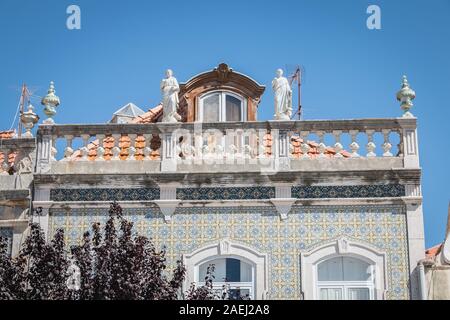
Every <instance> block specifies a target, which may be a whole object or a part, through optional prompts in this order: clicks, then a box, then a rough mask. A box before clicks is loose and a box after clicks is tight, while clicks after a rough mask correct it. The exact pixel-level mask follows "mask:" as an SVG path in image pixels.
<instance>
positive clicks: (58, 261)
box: [0, 202, 240, 300]
mask: <svg viewBox="0 0 450 320" xmlns="http://www.w3.org/2000/svg"><path fill="white" fill-rule="evenodd" d="M166 269H167V259H166V249H165V248H163V249H162V250H158V249H157V248H156V247H155V245H154V243H153V242H152V240H151V239H148V238H146V237H143V236H140V235H137V234H134V233H133V223H132V222H130V221H128V220H126V219H124V218H123V216H122V208H121V207H120V205H118V204H117V203H116V202H114V203H112V204H111V206H110V210H109V217H108V220H107V221H106V223H105V225H104V227H103V229H102V228H101V225H100V223H94V224H93V225H92V230H91V232H86V233H84V235H83V239H82V242H81V245H78V246H73V247H71V248H70V254H69V253H68V251H67V250H66V245H65V243H64V230H62V229H58V230H57V231H56V233H55V235H54V237H53V239H52V240H51V241H50V242H49V243H47V242H46V241H45V235H44V233H43V231H42V229H41V228H40V226H39V225H38V224H35V223H31V224H30V232H29V235H28V236H27V238H26V240H25V243H24V245H23V247H22V249H21V251H20V253H19V255H18V256H17V257H15V258H12V257H11V256H10V255H9V253H8V252H7V242H6V239H0V300H4V299H32V300H43V299H51V300H57V299H82V300H92V299H95V300H113V299H115V300H117V299H119V300H144V299H145V300H175V299H179V298H182V297H183V293H182V291H181V290H182V284H183V281H184V279H185V267H184V266H183V264H182V262H181V261H177V264H176V266H175V268H174V269H173V270H172V272H171V276H170V277H169V275H168V272H167V270H166ZM214 269H215V267H214V265H210V266H209V267H208V271H207V276H206V278H205V285H203V286H199V287H196V286H195V285H194V284H192V285H191V287H190V288H189V290H188V292H186V293H185V295H184V298H186V299H188V300H213V299H228V298H230V297H231V295H230V294H229V290H228V289H227V287H226V286H224V288H223V290H222V292H219V293H218V292H217V290H215V289H214V288H213V281H214ZM71 272H73V273H75V272H76V273H79V274H78V275H77V276H75V277H74V274H71ZM169 273H170V272H169ZM73 281H75V282H79V283H76V284H74V283H72V282H73ZM219 291H220V290H219ZM239 297H240V296H239ZM239 297H238V298H239ZM233 298H236V295H234V296H233Z"/></svg>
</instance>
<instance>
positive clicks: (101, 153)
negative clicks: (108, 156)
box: [95, 134, 105, 161]
mask: <svg viewBox="0 0 450 320" xmlns="http://www.w3.org/2000/svg"><path fill="white" fill-rule="evenodd" d="M97 139H98V146H97V157H96V158H95V161H104V160H105V158H104V155H105V148H103V141H104V140H105V135H104V134H98V135H97Z"/></svg>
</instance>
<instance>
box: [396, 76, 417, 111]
mask: <svg viewBox="0 0 450 320" xmlns="http://www.w3.org/2000/svg"><path fill="white" fill-rule="evenodd" d="M415 97H416V93H415V92H414V90H412V89H411V88H410V87H409V83H408V79H407V78H406V76H403V81H402V88H401V89H400V91H399V92H397V100H398V101H400V102H401V103H400V107H401V108H402V110H403V111H404V113H403V117H407V118H411V117H414V116H413V114H412V113H411V112H409V109H411V107H412V106H413V103H412V101H413V100H414V98H415Z"/></svg>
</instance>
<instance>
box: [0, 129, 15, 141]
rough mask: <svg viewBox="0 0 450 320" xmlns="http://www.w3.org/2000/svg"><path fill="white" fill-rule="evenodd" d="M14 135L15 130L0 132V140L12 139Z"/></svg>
mask: <svg viewBox="0 0 450 320" xmlns="http://www.w3.org/2000/svg"><path fill="white" fill-rule="evenodd" d="M15 134H16V131H15V130H6V131H0V139H12V138H13V137H14V136H15Z"/></svg>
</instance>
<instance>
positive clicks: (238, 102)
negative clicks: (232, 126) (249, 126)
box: [197, 91, 247, 122]
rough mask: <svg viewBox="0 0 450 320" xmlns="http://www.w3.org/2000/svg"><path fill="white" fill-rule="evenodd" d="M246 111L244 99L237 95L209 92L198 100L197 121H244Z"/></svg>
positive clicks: (225, 92) (226, 92)
mask: <svg viewBox="0 0 450 320" xmlns="http://www.w3.org/2000/svg"><path fill="white" fill-rule="evenodd" d="M246 109H247V105H246V101H245V99H244V98H243V97H241V96H239V95H237V94H234V93H231V92H228V91H214V92H209V93H206V94H204V95H202V96H200V98H199V110H198V111H199V112H198V115H197V121H200V122H225V121H236V122H240V121H246V120H247V119H246V115H247V110H246Z"/></svg>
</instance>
